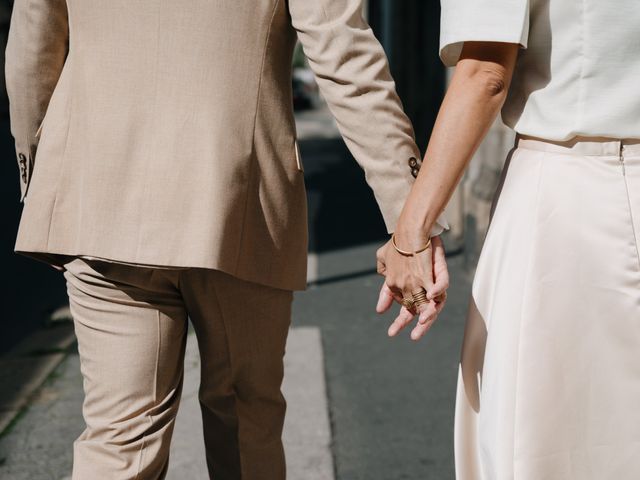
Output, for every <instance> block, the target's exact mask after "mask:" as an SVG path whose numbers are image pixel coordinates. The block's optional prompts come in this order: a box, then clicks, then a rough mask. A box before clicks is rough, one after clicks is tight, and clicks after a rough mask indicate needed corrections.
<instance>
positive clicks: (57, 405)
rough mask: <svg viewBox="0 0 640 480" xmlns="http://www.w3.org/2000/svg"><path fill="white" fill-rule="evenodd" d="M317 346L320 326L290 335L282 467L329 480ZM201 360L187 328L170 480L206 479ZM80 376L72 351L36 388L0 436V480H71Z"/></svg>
mask: <svg viewBox="0 0 640 480" xmlns="http://www.w3.org/2000/svg"><path fill="white" fill-rule="evenodd" d="M323 365H324V362H323V357H322V346H321V340H320V335H319V331H318V329H317V328H294V329H292V330H291V332H290V336H289V341H288V347H287V356H286V360H285V369H286V381H285V384H284V388H283V390H284V393H285V395H286V397H287V399H288V412H287V422H286V425H285V434H284V440H285V449H286V453H287V468H288V472H289V475H290V478H292V479H300V480H302V479H304V480H333V478H334V476H333V463H332V457H331V452H330V443H331V434H330V426H329V418H328V406H327V397H326V392H325V384H324V367H323ZM199 379H200V362H199V356H198V349H197V343H196V341H195V335H194V334H193V333H190V335H189V337H188V342H187V351H186V356H185V383H184V391H183V394H182V402H181V405H180V410H179V414H178V418H177V421H176V429H175V432H174V435H173V442H172V448H171V461H170V469H169V474H168V477H167V478H168V479H169V480H184V479H189V480H200V479H202V480H204V479H206V478H208V476H207V470H206V464H205V454H204V446H203V442H202V425H201V420H200V408H199V404H198V398H197V397H198V384H199ZM81 407H82V377H81V375H80V363H79V357H78V355H77V353H71V354H70V355H68V357H67V358H66V359H65V360H64V361H63V362H62V363H61V364H60V366H59V367H58V368H57V369H56V371H55V372H54V374H53V375H52V377H51V378H49V379H48V381H47V382H46V383H45V385H44V386H43V387H42V388H41V389H40V390H39V392H38V393H37V395H36V396H35V398H34V399H33V400H32V402H31V404H30V406H29V408H28V410H27V411H26V412H25V413H24V414H23V415H22V417H21V418H20V419H19V420H18V421H17V422H16V424H15V425H14V427H13V428H12V429H11V430H10V431H9V433H7V434H5V435H4V436H3V437H2V438H1V439H0V462H1V463H0V478H3V479H7V480H45V479H46V480H51V479H53V480H62V479H66V478H69V477H70V473H71V465H72V443H73V440H75V438H76V437H77V436H78V435H79V434H80V432H82V429H83V421H82V417H81Z"/></svg>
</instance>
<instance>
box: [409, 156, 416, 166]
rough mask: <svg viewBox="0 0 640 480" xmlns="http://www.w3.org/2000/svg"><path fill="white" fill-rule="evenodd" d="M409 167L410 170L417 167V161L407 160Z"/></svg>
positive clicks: (413, 159) (413, 158)
mask: <svg viewBox="0 0 640 480" xmlns="http://www.w3.org/2000/svg"><path fill="white" fill-rule="evenodd" d="M409 166H410V167H411V168H416V167H417V166H418V160H416V159H415V157H411V158H410V159H409Z"/></svg>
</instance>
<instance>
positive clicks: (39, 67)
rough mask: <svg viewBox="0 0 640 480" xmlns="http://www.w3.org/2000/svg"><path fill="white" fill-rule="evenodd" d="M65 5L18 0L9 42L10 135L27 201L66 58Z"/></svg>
mask: <svg viewBox="0 0 640 480" xmlns="http://www.w3.org/2000/svg"><path fill="white" fill-rule="evenodd" d="M68 39H69V27H68V19H67V7H66V2H65V0H15V2H14V6H13V13H12V15H11V26H10V28H9V38H8V41H7V49H6V60H5V76H6V84H7V93H8V96H9V110H10V116H11V133H12V134H13V137H14V139H15V142H16V154H17V158H18V167H19V169H20V190H21V200H23V199H24V196H25V194H26V190H27V186H28V183H29V180H30V178H31V172H32V170H33V165H34V162H35V156H36V149H37V146H38V138H37V137H38V134H39V132H38V128H39V126H40V125H41V123H42V120H43V119H44V115H45V112H46V110H47V107H48V105H49V100H50V99H51V95H52V94H53V90H54V88H55V86H56V84H57V82H58V79H59V78H60V74H61V73H62V68H63V66H64V62H65V59H66V56H67V50H68Z"/></svg>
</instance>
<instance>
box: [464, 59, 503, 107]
mask: <svg viewBox="0 0 640 480" xmlns="http://www.w3.org/2000/svg"><path fill="white" fill-rule="evenodd" d="M465 83H467V85H469V86H470V87H471V88H472V89H473V90H474V91H476V92H477V93H478V94H479V95H480V96H482V97H486V98H488V99H489V100H495V101H502V100H504V99H505V98H506V96H507V91H508V89H509V78H507V74H506V72H505V71H504V70H502V69H499V68H492V67H480V68H477V69H474V71H472V72H469V75H468V76H467V79H466V81H465Z"/></svg>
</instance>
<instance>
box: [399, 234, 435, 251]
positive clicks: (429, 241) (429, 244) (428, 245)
mask: <svg viewBox="0 0 640 480" xmlns="http://www.w3.org/2000/svg"><path fill="white" fill-rule="evenodd" d="M391 244H392V245H393V248H395V249H396V252H398V253H399V254H400V255H404V256H405V257H413V256H415V255H418V254H419V253H422V252H424V251H425V250H426V249H428V248H429V247H430V246H431V238H429V240H427V244H426V245H425V246H424V247H422V248H421V249H420V250H416V251H415V252H407V251H406V250H400V249H399V248H398V245H397V244H396V234H395V233H394V234H393V235H391Z"/></svg>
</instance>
